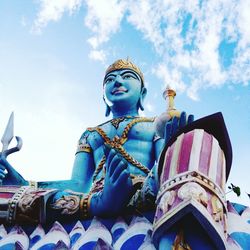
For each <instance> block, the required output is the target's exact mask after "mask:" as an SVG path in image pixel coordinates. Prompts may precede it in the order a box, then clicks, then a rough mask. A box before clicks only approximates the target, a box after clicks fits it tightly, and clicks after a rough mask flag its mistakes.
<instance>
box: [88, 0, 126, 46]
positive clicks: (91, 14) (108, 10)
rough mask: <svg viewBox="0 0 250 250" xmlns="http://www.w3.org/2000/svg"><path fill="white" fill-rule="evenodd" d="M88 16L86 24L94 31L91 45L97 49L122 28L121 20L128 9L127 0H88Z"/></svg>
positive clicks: (90, 40) (90, 41)
mask: <svg viewBox="0 0 250 250" xmlns="http://www.w3.org/2000/svg"><path fill="white" fill-rule="evenodd" d="M86 5H87V9H88V12H87V16H86V17H85V25H86V26H87V27H88V28H89V29H90V30H92V31H93V33H94V35H93V36H92V37H91V38H90V39H89V43H90V44H91V46H92V47H93V48H94V49H96V48H97V47H98V46H100V45H101V44H102V43H104V42H107V41H108V40H109V38H110V36H111V35H112V34H114V33H115V32H117V31H118V30H119V28H120V23H121V20H122V18H123V16H124V13H125V10H126V7H125V6H126V2H125V1H118V0H102V1H99V0H87V1H86Z"/></svg>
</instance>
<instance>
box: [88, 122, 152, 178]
mask: <svg viewBox="0 0 250 250" xmlns="http://www.w3.org/2000/svg"><path fill="white" fill-rule="evenodd" d="M134 119H137V118H125V119H124V120H122V121H120V122H119V124H116V125H113V124H112V121H114V120H111V121H108V122H106V123H104V124H102V125H100V126H98V127H96V128H91V129H90V131H91V133H90V134H89V136H88V143H89V145H90V147H91V149H92V152H93V157H94V162H95V165H96V167H98V165H99V163H100V161H101V159H102V158H103V156H104V147H105V141H106V142H107V140H108V141H109V139H110V140H111V141H114V140H115V139H114V138H115V137H116V138H118V140H119V138H122V136H123V135H124V134H125V135H126V136H125V138H126V139H125V142H122V143H121V144H122V147H123V148H124V150H125V151H126V153H128V154H129V155H130V156H132V158H134V159H135V160H137V161H138V162H140V163H141V164H142V165H144V166H145V167H147V168H148V169H151V168H152V167H153V165H154V162H155V150H154V138H155V130H154V125H153V119H145V121H144V120H143V119H144V118H140V119H141V120H140V119H138V120H137V122H136V121H135V122H134V123H133V122H132V121H133V120H134ZM131 122H132V123H133V124H132V125H131ZM97 128H99V129H97ZM124 131H125V132H124ZM103 132H104V133H103ZM128 166H129V171H130V173H131V174H134V175H146V174H145V173H144V172H143V171H142V170H140V169H139V168H137V167H135V166H134V165H133V164H132V163H131V162H129V165H128Z"/></svg>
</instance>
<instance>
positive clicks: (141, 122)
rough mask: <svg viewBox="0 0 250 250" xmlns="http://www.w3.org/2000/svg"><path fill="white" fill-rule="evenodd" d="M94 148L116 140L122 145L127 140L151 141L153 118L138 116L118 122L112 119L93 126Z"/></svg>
mask: <svg viewBox="0 0 250 250" xmlns="http://www.w3.org/2000/svg"><path fill="white" fill-rule="evenodd" d="M93 132H94V133H93V137H95V140H94V142H95V143H94V144H95V145H92V146H94V148H97V147H100V146H101V145H103V143H105V142H106V143H107V142H108V143H110V142H118V143H120V144H121V145H124V144H125V143H126V142H127V141H130V142H131V141H152V140H153V137H154V126H153V119H149V118H140V119H134V120H123V121H120V122H119V123H118V124H113V123H112V121H110V122H107V123H105V124H103V125H101V126H99V127H96V128H94V131H93Z"/></svg>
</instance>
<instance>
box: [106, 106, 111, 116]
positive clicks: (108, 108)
mask: <svg viewBox="0 0 250 250" xmlns="http://www.w3.org/2000/svg"><path fill="white" fill-rule="evenodd" d="M110 111H111V109H110V107H109V105H108V104H107V103H106V112H105V116H106V117H108V116H109V115H110Z"/></svg>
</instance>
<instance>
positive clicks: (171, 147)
mask: <svg viewBox="0 0 250 250" xmlns="http://www.w3.org/2000/svg"><path fill="white" fill-rule="evenodd" d="M231 160H232V152H231V144H230V141H229V137H228V134H227V131H226V127H225V124H224V120H223V117H222V115H221V114H220V113H216V114H214V115H211V116H208V117H205V118H203V119H200V120H197V121H195V122H193V123H192V124H190V125H189V126H186V127H185V128H184V129H182V131H179V132H178V134H177V135H176V136H175V137H174V138H172V139H171V141H170V142H169V143H168V144H167V145H166V146H165V148H164V150H163V152H162V154H161V157H160V161H159V170H158V175H159V182H160V190H159V192H158V196H157V210H156V214H155V220H154V236H155V237H156V238H157V237H158V235H159V234H160V233H161V231H162V230H167V228H169V227H171V226H172V225H173V224H174V223H176V222H177V221H178V220H180V219H181V218H183V216H185V215H186V214H188V213H192V214H193V215H194V217H195V218H196V219H197V220H198V221H199V223H200V224H202V225H203V227H206V228H205V229H206V230H209V232H210V236H212V237H214V239H216V242H218V241H219V242H220V243H219V244H220V245H221V246H223V248H225V244H226V243H225V242H226V234H227V226H226V224H227V223H226V214H227V208H226V197H225V183H226V179H227V177H228V174H229V170H230V166H231ZM223 248H221V249H223Z"/></svg>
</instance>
